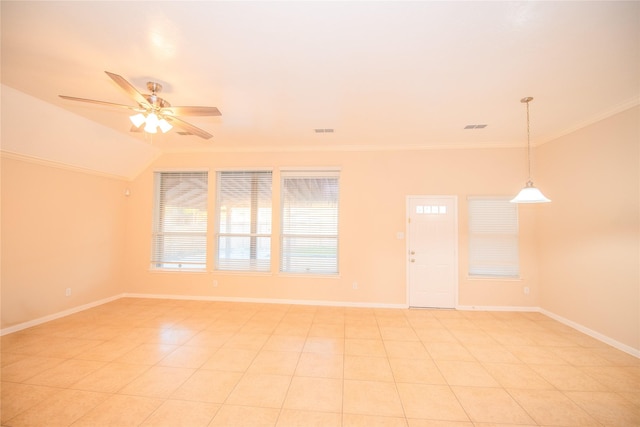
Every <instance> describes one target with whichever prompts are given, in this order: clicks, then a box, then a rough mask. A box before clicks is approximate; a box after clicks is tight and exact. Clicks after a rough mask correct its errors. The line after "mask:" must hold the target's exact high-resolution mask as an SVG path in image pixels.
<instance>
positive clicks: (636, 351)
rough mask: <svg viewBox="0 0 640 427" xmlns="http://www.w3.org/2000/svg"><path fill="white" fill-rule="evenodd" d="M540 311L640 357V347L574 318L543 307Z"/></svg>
mask: <svg viewBox="0 0 640 427" xmlns="http://www.w3.org/2000/svg"><path fill="white" fill-rule="evenodd" d="M540 313H542V314H544V315H545V316H547V317H550V318H552V319H553V320H557V321H558V322H560V323H562V324H564V325H567V326H570V327H572V328H573V329H575V330H577V331H579V332H582V333H583V334H585V335H589V336H590V337H591V338H595V339H597V340H598V341H602V342H603V343H605V344H608V345H610V346H611V347H615V348H617V349H618V350H621V351H624V352H625V353H628V354H630V355H632V356H635V357H637V358H640V349H637V348H633V347H631V346H629V345H627V344H624V343H621V342H620V341H617V340H614V339H613V338H610V337H608V336H606V335H604V334H601V333H600V332H596V331H594V330H593V329H589V328H587V327H586V326H583V325H581V324H579V323H576V322H574V321H572V320H569V319H566V318H564V317H562V316H559V315H557V314H555V313H552V312H550V311H548V310H545V309H543V308H541V309H540Z"/></svg>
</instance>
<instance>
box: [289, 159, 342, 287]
mask: <svg viewBox="0 0 640 427" xmlns="http://www.w3.org/2000/svg"><path fill="white" fill-rule="evenodd" d="M306 178H311V179H313V178H316V179H321V178H331V179H335V180H336V185H337V189H336V197H335V204H336V206H335V222H336V224H335V234H318V233H285V230H286V229H287V227H286V226H285V221H286V219H287V218H288V217H287V215H286V214H285V204H286V203H287V199H286V184H285V181H286V180H287V179H306ZM287 238H298V239H335V271H323V270H322V269H321V268H320V269H318V270H310V269H309V268H307V271H302V270H299V269H292V268H291V267H289V268H285V261H286V259H288V257H287V256H286V254H285V247H287V245H286V244H285V241H286V239H287ZM279 240H280V242H279V243H280V250H279V265H278V272H279V273H280V274H286V275H303V276H305V277H308V276H321V277H337V276H339V274H340V169H336V168H318V169H315V168H314V169H298V168H292V169H289V168H287V169H281V171H280V239H279ZM318 267H321V265H318Z"/></svg>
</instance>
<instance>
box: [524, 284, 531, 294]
mask: <svg viewBox="0 0 640 427" xmlns="http://www.w3.org/2000/svg"><path fill="white" fill-rule="evenodd" d="M529 292H530V290H529V287H528V286H525V287H524V294H525V295H529Z"/></svg>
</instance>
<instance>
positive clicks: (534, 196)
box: [511, 96, 551, 203]
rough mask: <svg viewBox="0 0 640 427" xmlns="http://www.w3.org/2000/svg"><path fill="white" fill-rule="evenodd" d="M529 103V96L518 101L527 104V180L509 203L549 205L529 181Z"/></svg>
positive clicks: (540, 192) (530, 98) (547, 200)
mask: <svg viewBox="0 0 640 427" xmlns="http://www.w3.org/2000/svg"><path fill="white" fill-rule="evenodd" d="M531 101H533V98H532V97H530V96H528V97H526V98H522V99H521V100H520V102H522V103H524V104H527V165H528V167H529V178H528V179H527V183H526V184H525V186H524V188H523V189H522V190H520V192H519V193H518V195H517V196H516V197H514V198H513V199H511V203H549V202H550V201H551V200H550V199H548V198H547V197H545V195H544V194H542V191H540V190H539V189H538V188H536V187H535V186H534V185H533V181H532V180H531V138H530V135H529V134H530V132H529V103H530V102H531Z"/></svg>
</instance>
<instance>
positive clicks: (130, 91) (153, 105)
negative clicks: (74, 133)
mask: <svg viewBox="0 0 640 427" xmlns="http://www.w3.org/2000/svg"><path fill="white" fill-rule="evenodd" d="M105 73H106V74H107V75H108V76H109V77H110V78H111V79H112V80H113V81H114V82H115V83H116V84H117V85H118V86H120V88H121V89H122V90H124V91H125V92H126V93H127V95H129V96H130V97H131V98H132V99H133V100H134V101H135V102H137V103H138V105H137V106H130V105H122V104H114V103H112V102H105V101H96V100H94V99H86V98H76V97H73V96H66V95H59V96H60V98H63V99H68V100H70V101H80V102H88V103H91V104H99V105H106V106H109V107H117V108H125V109H128V110H133V111H135V112H136V113H137V114H134V115H132V116H130V117H129V120H131V123H133V125H134V126H135V127H136V128H140V127H141V126H142V125H144V128H143V130H144V131H145V132H147V133H150V134H155V133H158V128H159V129H160V131H162V133H167V132H169V131H170V130H171V129H172V128H173V127H174V126H177V127H179V128H181V129H182V132H179V134H180V135H196V136H199V137H200V138H204V139H209V138H211V137H212V136H213V135H211V134H210V133H209V132H206V131H205V130H203V129H200V128H198V127H196V126H194V125H192V124H190V123H187V122H185V121H184V120H182V119H181V118H179V117H178V116H220V115H221V113H220V110H218V109H217V108H216V107H172V106H171V104H169V102H167V101H166V100H164V99H162V98H160V97H159V96H158V92H160V91H161V90H162V85H161V84H160V83H155V82H148V83H147V89H149V90H150V91H151V94H148V95H143V94H142V93H140V92H138V90H137V89H136V88H135V87H133V85H132V84H131V83H129V82H128V81H127V80H125V79H124V78H123V77H122V76H119V75H117V74H114V73H110V72H109V71H105ZM145 114H146V115H145Z"/></svg>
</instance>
